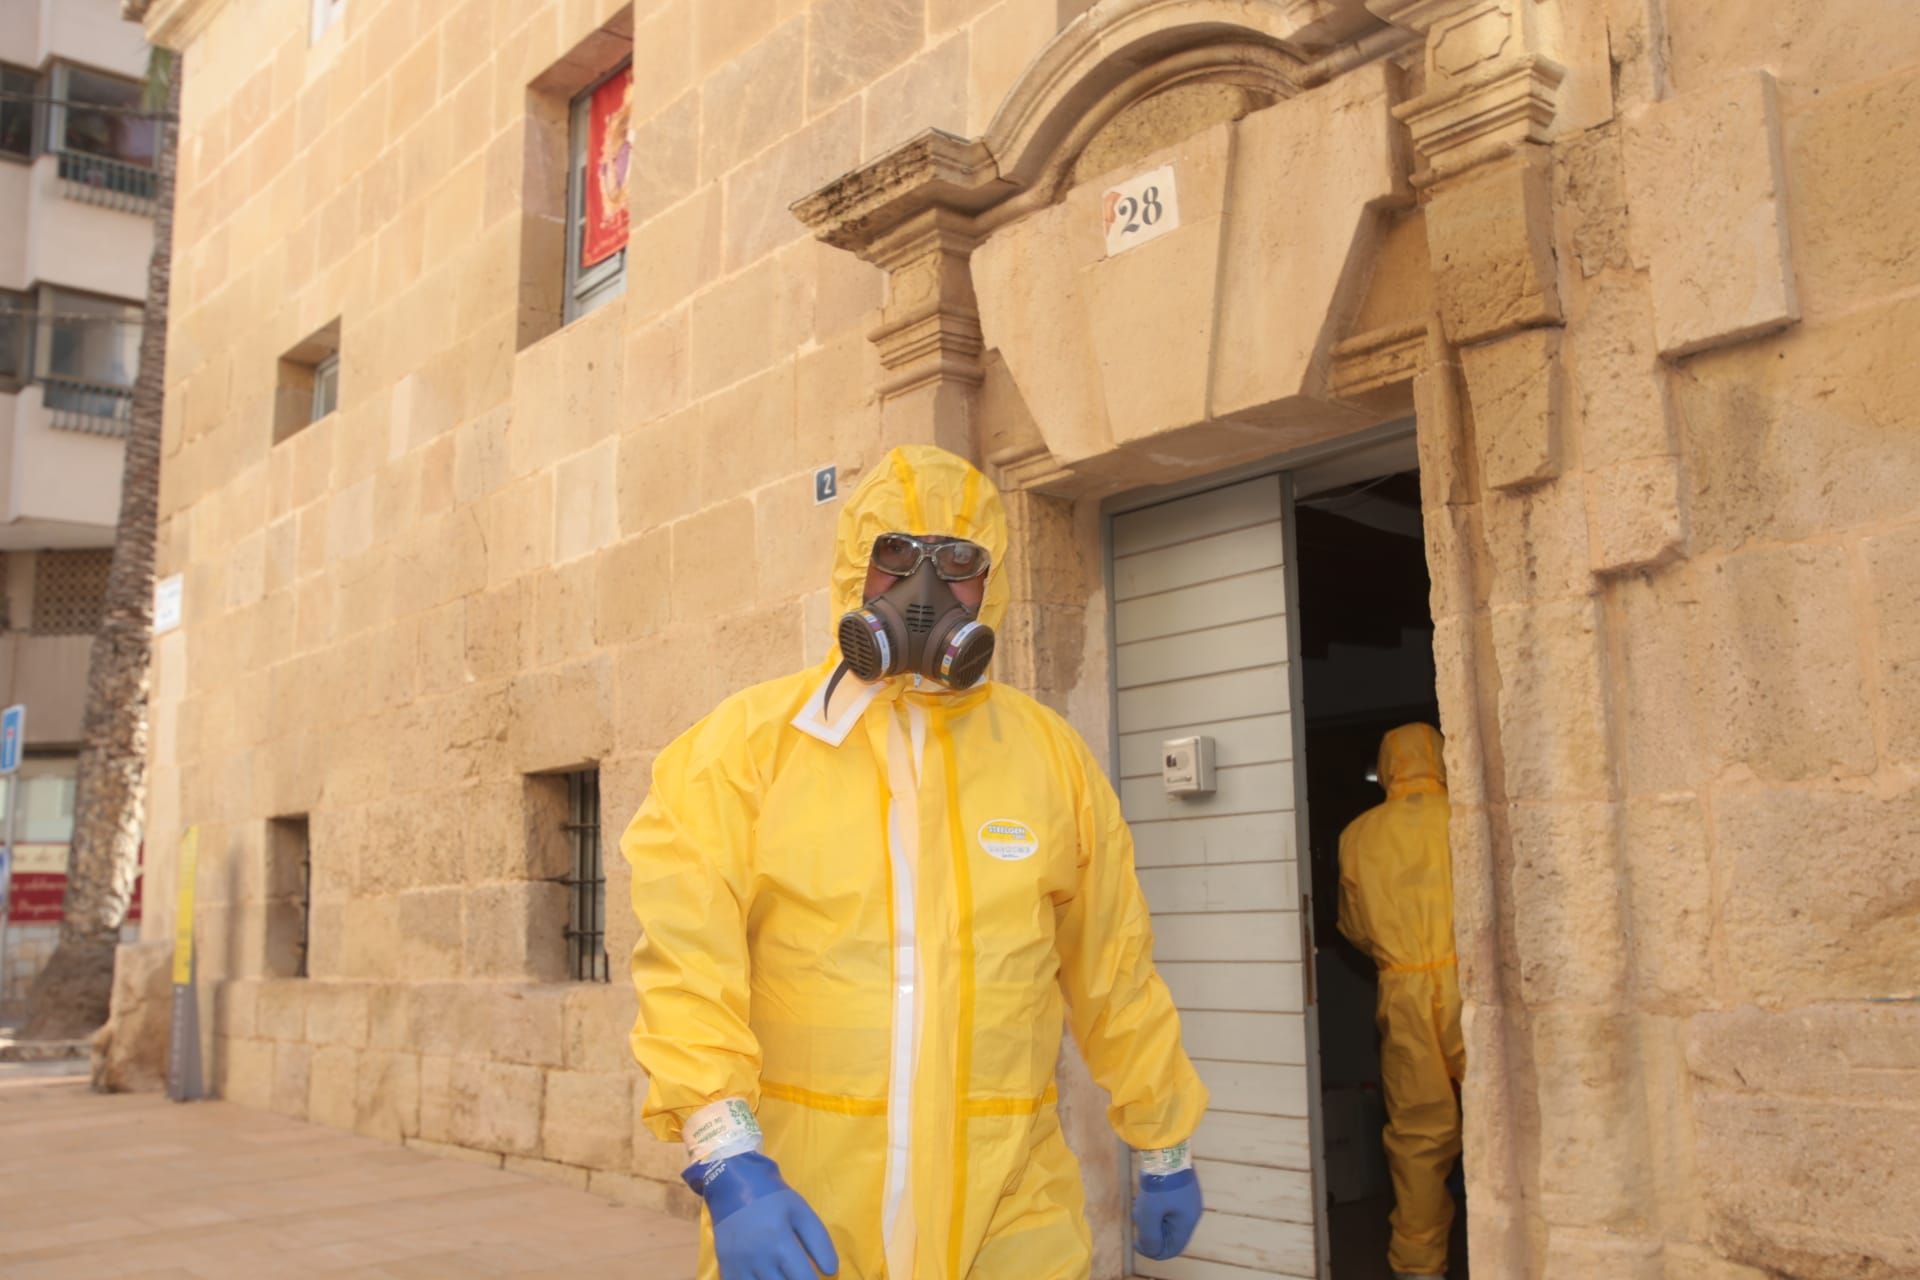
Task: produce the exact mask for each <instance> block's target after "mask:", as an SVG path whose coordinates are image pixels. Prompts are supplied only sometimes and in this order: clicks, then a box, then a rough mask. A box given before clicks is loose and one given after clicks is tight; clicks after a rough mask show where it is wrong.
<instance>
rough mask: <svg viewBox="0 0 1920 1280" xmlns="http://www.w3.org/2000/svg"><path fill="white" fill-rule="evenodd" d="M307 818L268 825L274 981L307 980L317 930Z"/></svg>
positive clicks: (269, 969) (269, 955)
mask: <svg viewBox="0 0 1920 1280" xmlns="http://www.w3.org/2000/svg"><path fill="white" fill-rule="evenodd" d="M309 830H310V824H309V822H308V820H307V816H306V815H305V814H298V815H295V816H292V817H286V818H274V819H272V820H271V821H269V822H268V823H267V901H266V920H267V950H266V974H267V976H268V977H270V978H304V977H306V976H307V955H308V950H309V936H310V933H311V930H312V925H313V844H312V838H311V836H310V835H309V834H308V833H309Z"/></svg>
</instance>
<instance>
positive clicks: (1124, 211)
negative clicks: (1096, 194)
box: [1100, 164, 1180, 258]
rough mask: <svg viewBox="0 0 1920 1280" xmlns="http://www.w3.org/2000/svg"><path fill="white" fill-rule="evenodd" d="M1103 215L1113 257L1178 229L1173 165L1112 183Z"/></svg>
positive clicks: (1109, 253) (1110, 254)
mask: <svg viewBox="0 0 1920 1280" xmlns="http://www.w3.org/2000/svg"><path fill="white" fill-rule="evenodd" d="M1100 218H1101V222H1102V225H1103V229H1104V230H1105V231H1106V235H1107V256H1108V257H1109V258H1111V257H1113V256H1114V255H1115V254H1117V253H1125V252H1126V251H1127V250H1128V249H1133V248H1137V247H1139V246H1140V245H1143V244H1145V243H1147V241H1149V240H1158V239H1159V238H1160V237H1161V236H1163V235H1165V234H1167V232H1169V231H1172V230H1174V229H1175V228H1176V227H1178V226H1179V225H1180V200H1179V197H1178V194H1177V193H1176V192H1175V191H1174V186H1173V166H1172V165H1170V164H1163V165H1161V166H1160V167H1159V168H1158V169H1155V170H1153V171H1152V172H1150V173H1143V174H1140V175H1139V176H1138V177H1133V178H1128V179H1127V180H1126V181H1125V182H1123V183H1121V184H1120V185H1119V186H1117V187H1109V188H1108V189H1107V193H1106V195H1105V196H1104V197H1102V198H1101V201H1100Z"/></svg>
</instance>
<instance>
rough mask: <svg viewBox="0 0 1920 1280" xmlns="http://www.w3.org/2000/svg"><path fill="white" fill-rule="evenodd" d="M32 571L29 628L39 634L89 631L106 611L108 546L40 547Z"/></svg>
mask: <svg viewBox="0 0 1920 1280" xmlns="http://www.w3.org/2000/svg"><path fill="white" fill-rule="evenodd" d="M35 561H36V562H35V564H34V571H33V630H34V631H35V632H37V633H38V634H40V635H55V636H61V635H65V636H71V635H92V634H93V633H94V632H96V631H98V630H99V629H100V622H101V619H102V617H103V616H104V614H105V612H106V603H107V570H108V569H110V568H111V567H112V566H113V549H112V548H111V547H89V548H87V549H86V550H84V551H42V552H41V553H40V554H39V555H38V556H37V557H35Z"/></svg>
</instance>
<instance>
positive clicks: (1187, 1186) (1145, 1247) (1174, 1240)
mask: <svg viewBox="0 0 1920 1280" xmlns="http://www.w3.org/2000/svg"><path fill="white" fill-rule="evenodd" d="M1205 1208H1206V1206H1204V1205H1202V1204H1201V1203H1200V1179H1199V1178H1198V1177H1197V1176H1195V1174H1194V1172H1193V1170H1191V1169H1182V1170H1181V1171H1180V1172H1178V1173H1169V1174H1164V1175H1155V1174H1151V1173H1143V1174H1141V1175H1140V1194H1139V1195H1138V1196H1135V1197H1134V1201H1133V1231H1134V1242H1133V1247H1134V1248H1136V1249H1138V1250H1139V1251H1140V1252H1141V1253H1143V1254H1145V1255H1146V1256H1147V1257H1149V1258H1153V1259H1156V1260H1159V1261H1164V1260H1166V1259H1168V1258H1174V1257H1178V1256H1179V1255H1180V1253H1181V1251H1182V1250H1184V1249H1185V1248H1186V1247H1187V1241H1189V1240H1191V1239H1193V1229H1194V1228H1195V1227H1197V1226H1199V1225H1200V1215H1201V1214H1202V1213H1203V1212H1205Z"/></svg>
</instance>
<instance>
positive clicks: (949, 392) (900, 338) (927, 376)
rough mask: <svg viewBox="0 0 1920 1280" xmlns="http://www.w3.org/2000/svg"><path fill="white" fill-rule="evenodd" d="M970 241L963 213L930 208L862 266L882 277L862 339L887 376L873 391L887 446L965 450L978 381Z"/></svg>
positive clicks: (883, 241)
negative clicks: (882, 289) (882, 300)
mask: <svg viewBox="0 0 1920 1280" xmlns="http://www.w3.org/2000/svg"><path fill="white" fill-rule="evenodd" d="M976 243H978V240H977V238H976V237H975V236H974V235H973V233H972V232H971V230H970V229H969V227H968V222H967V219H966V218H965V217H964V215H961V214H958V213H955V212H954V211H952V210H949V209H942V208H939V207H933V208H928V209H925V210H923V211H921V212H920V213H917V214H915V215H914V216H913V217H912V218H910V219H908V220H907V221H906V222H904V223H903V224H901V225H900V226H899V227H897V228H895V229H894V230H892V231H890V232H888V233H887V234H885V235H883V236H881V237H880V238H879V239H878V240H877V241H875V242H874V243H873V244H872V245H871V246H870V248H869V251H868V254H867V257H868V260H869V261H872V262H874V263H877V264H878V265H880V266H882V267H884V268H885V269H886V271H887V273H888V274H887V301H886V305H885V307H884V309H883V310H882V312H881V317H880V323H879V325H878V326H876V327H875V328H874V329H873V331H872V332H871V333H869V334H868V335H867V336H868V337H869V338H870V339H871V340H872V342H873V344H874V347H875V348H876V349H877V350H878V352H879V354H880V364H881V367H882V368H883V369H884V370H885V371H886V373H885V376H884V377H883V378H882V379H881V382H880V385H879V388H878V390H879V394H880V416H881V422H882V424H883V429H884V430H885V432H886V434H887V438H888V439H890V440H924V441H926V442H928V443H932V444H937V445H940V446H942V447H943V448H946V449H951V450H952V451H953V452H955V453H960V454H970V453H971V452H972V448H973V411H974V401H975V397H976V395H977V393H978V391H979V388H980V384H981V382H982V381H983V379H984V377H985V374H984V372H983V370H982V368H981V365H980V351H981V345H982V344H981V339H980V313H979V310H978V308H977V307H976V306H975V305H974V298H973V278H972V276H971V274H970V273H969V271H968V269H967V258H968V255H969V254H971V253H972V252H973V248H974V245H975V244H976Z"/></svg>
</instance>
